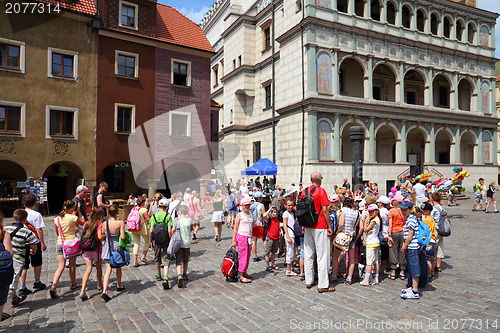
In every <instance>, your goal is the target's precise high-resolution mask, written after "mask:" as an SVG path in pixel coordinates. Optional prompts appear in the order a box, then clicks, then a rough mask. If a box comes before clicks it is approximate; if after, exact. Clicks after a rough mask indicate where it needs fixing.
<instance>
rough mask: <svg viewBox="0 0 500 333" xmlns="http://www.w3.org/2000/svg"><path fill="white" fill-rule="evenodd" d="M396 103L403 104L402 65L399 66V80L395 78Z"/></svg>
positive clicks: (403, 76) (403, 82)
mask: <svg viewBox="0 0 500 333" xmlns="http://www.w3.org/2000/svg"><path fill="white" fill-rule="evenodd" d="M395 97H396V98H395V100H396V103H405V74H404V67H403V64H400V65H399V79H398V78H396V96H395Z"/></svg>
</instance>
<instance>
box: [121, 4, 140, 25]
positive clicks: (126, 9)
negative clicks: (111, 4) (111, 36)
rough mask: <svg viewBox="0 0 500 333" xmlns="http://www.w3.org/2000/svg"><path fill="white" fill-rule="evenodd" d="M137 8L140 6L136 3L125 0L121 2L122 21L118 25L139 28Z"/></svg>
mask: <svg viewBox="0 0 500 333" xmlns="http://www.w3.org/2000/svg"><path fill="white" fill-rule="evenodd" d="M137 10H138V6H137V5H136V4H133V3H129V2H125V1H122V2H120V23H119V24H118V25H119V26H121V27H127V28H132V29H136V30H137V28H138V24H137V16H138V15H137Z"/></svg>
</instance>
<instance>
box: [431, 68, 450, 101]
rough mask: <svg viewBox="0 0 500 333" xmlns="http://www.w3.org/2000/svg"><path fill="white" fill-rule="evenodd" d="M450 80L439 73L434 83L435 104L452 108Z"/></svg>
mask: <svg viewBox="0 0 500 333" xmlns="http://www.w3.org/2000/svg"><path fill="white" fill-rule="evenodd" d="M450 90H451V89H450V82H449V81H448V80H447V79H446V77H445V76H444V75H442V74H439V75H437V76H436V77H435V78H434V82H433V83H432V91H433V100H434V106H436V107H440V108H447V109H449V108H450Z"/></svg>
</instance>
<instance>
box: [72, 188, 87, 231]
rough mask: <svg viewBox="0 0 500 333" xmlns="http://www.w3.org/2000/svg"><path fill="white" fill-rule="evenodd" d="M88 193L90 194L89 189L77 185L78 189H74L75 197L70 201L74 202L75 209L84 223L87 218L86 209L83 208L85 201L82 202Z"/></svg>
mask: <svg viewBox="0 0 500 333" xmlns="http://www.w3.org/2000/svg"><path fill="white" fill-rule="evenodd" d="M88 193H90V192H89V189H88V188H87V186H85V185H78V187H77V188H76V195H75V197H74V198H73V199H72V201H74V202H75V203H76V205H77V209H79V210H80V213H81V214H82V216H83V219H84V220H85V222H87V221H88V220H89V218H88V216H87V207H86V206H85V200H84V199H85V197H86V196H87V194H88Z"/></svg>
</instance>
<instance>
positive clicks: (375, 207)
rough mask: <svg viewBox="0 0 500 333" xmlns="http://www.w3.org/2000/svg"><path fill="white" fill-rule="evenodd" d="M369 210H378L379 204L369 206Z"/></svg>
mask: <svg viewBox="0 0 500 333" xmlns="http://www.w3.org/2000/svg"><path fill="white" fill-rule="evenodd" d="M367 210H368V211H369V212H371V211H373V210H378V206H377V205H376V204H371V205H370V206H368V208H367Z"/></svg>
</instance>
